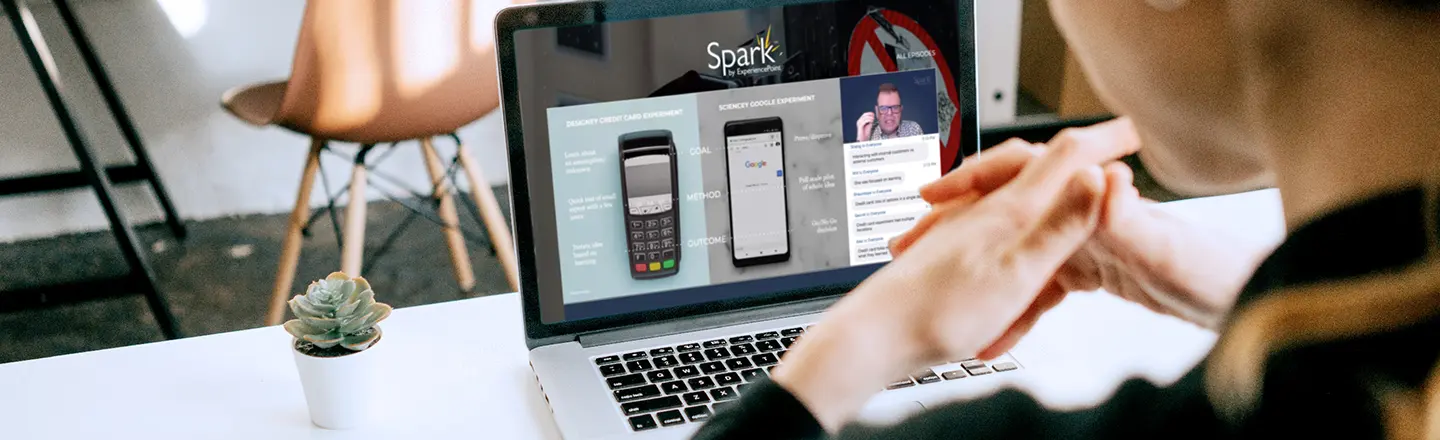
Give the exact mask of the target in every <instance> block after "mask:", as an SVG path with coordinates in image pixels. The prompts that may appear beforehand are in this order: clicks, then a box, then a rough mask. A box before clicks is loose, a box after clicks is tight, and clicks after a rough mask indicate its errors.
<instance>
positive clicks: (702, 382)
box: [685, 376, 715, 390]
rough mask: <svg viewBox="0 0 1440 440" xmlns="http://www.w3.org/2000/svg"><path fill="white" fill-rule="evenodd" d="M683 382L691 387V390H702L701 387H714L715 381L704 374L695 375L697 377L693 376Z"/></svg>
mask: <svg viewBox="0 0 1440 440" xmlns="http://www.w3.org/2000/svg"><path fill="white" fill-rule="evenodd" d="M685 383H686V384H689V385H690V389H692V390H703V389H706V388H710V387H714V386H715V381H714V380H711V379H710V378H708V377H705V376H700V377H697V378H693V379H690V380H687V381H685Z"/></svg>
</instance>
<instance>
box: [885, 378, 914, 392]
mask: <svg viewBox="0 0 1440 440" xmlns="http://www.w3.org/2000/svg"><path fill="white" fill-rule="evenodd" d="M913 385H915V382H913V381H911V380H910V378H908V377H907V378H904V379H900V380H897V381H894V382H891V383H890V384H889V385H886V386H885V389H887V390H894V389H899V388H905V387H908V386H913Z"/></svg>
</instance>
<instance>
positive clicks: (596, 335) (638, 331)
mask: <svg viewBox="0 0 1440 440" xmlns="http://www.w3.org/2000/svg"><path fill="white" fill-rule="evenodd" d="M836 300H839V297H828V298H819V299H812V300H805V301H796V302H792V303H784V304H771V305H767V306H764V307H756V308H751V309H744V310H734V311H729V312H722V313H715V314H709V315H700V316H689V317H685V318H680V319H673V320H669V321H664V322H655V323H648V324H642V325H636V326H630V327H624V328H618V329H610V330H605V331H599V332H593V333H583V334H581V335H580V336H579V337H578V338H577V339H578V340H579V342H580V346H582V347H587V348H588V347H596V346H601V345H609V344H618V343H621V342H630V341H638V340H641V339H648V338H654V337H660V336H668V335H676V334H680V333H688V332H693V331H699V330H708V329H713V328H721V327H729V326H732V325H739V324H749V323H752V322H760V321H768V320H771V319H780V318H788V317H791V316H800V315H808V314H812V313H816V312H819V311H822V310H825V308H826V307H830V305H831V304H834V303H835V301H836Z"/></svg>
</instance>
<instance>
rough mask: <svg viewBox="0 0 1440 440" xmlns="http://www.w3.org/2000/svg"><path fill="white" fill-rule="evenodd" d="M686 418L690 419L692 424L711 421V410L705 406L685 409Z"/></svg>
mask: <svg viewBox="0 0 1440 440" xmlns="http://www.w3.org/2000/svg"><path fill="white" fill-rule="evenodd" d="M701 394H704V393H701ZM685 417H689V418H690V421H692V422H703V421H706V420H710V408H706V407H704V406H692V407H689V408H685Z"/></svg>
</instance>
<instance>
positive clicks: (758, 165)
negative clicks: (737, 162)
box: [745, 160, 770, 168]
mask: <svg viewBox="0 0 1440 440" xmlns="http://www.w3.org/2000/svg"><path fill="white" fill-rule="evenodd" d="M769 164H770V162H766V161H763V160H762V161H759V162H751V161H748V160H747V161H745V168H765V166H766V165H769Z"/></svg>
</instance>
